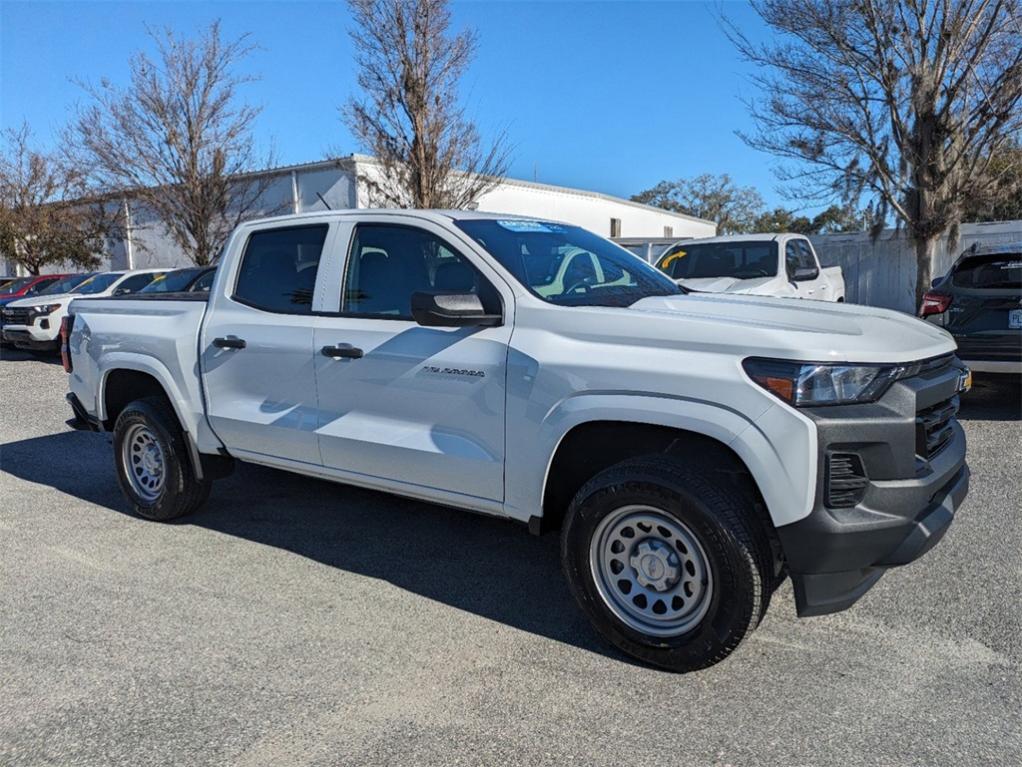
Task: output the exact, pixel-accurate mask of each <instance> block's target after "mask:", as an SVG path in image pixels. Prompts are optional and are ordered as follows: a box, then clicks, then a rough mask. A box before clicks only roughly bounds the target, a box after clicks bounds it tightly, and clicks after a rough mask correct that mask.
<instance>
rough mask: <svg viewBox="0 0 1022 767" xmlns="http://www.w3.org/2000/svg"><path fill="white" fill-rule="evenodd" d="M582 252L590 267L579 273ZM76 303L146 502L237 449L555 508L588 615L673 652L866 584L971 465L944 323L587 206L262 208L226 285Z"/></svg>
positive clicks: (265, 458)
mask: <svg viewBox="0 0 1022 767" xmlns="http://www.w3.org/2000/svg"><path fill="white" fill-rule="evenodd" d="M580 252H582V253H585V254H586V255H587V256H588V258H587V260H586V261H583V262H581V263H582V264H586V263H588V265H589V266H590V267H592V266H593V265H594V263H595V264H596V265H598V270H595V271H594V270H591V269H588V268H584V267H580V268H579V269H578V270H575V269H574V268H572V269H568V270H562V269H561V264H562V262H563V260H564V259H565V258H568V257H572V258H574V259H576V260H577V258H578V253H580ZM555 283H556V284H557V285H558V287H557V289H551V287H550V286H551V284H555ZM71 312H72V315H73V317H72V319H71V320H69V322H68V323H66V325H67V326H66V327H65V329H64V335H65V337H66V338H67V346H66V349H65V353H64V364H65V367H66V368H67V369H68V370H69V371H70V379H69V381H70V387H71V392H70V394H69V395H68V398H69V400H70V403H71V406H72V408H73V410H74V412H75V414H76V416H77V417H78V419H80V422H81V423H82V424H83V425H88V426H90V427H92V428H97V429H108V430H111V431H113V442H114V451H113V453H114V458H115V461H116V464H117V472H118V478H119V482H120V484H121V488H122V489H123V491H124V494H125V496H126V497H127V499H128V501H129V503H130V504H131V506H132V508H133V509H134V510H135V511H136V513H138V514H139V515H141V516H143V517H146V518H148V519H153V520H169V519H174V518H176V517H180V516H182V515H184V514H189V513H191V512H193V511H195V510H196V509H198V508H199V507H200V506H201V505H202V504H203V503H204V502H205V501H206V499H207V497H208V496H209V493H210V488H211V483H212V480H213V479H215V478H216V477H218V476H222V475H223V474H224V473H225V472H227V471H229V470H230V468H231V465H232V462H233V461H234V460H239V461H247V462H251V463H256V464H261V465H265V466H273V467H276V468H280V469H285V470H287V471H292V472H296V473H299V474H306V475H309V476H314V477H322V478H325V479H330V480H334V481H337V482H341V483H347V484H352V485H361V486H365V487H370V488H376V489H378V490H385V491H388V492H392V493H397V494H400V495H404V496H409V497H413V498H420V499H424V500H428V501H433V502H436V503H442V504H446V505H450V506H456V507H459V508H464V509H468V510H471V511H475V512H480V513H483V514H491V515H495V516H500V517H505V518H508V519H512V520H517V521H519V522H521V523H524V524H527V525H528V527H529V529H530V531H532V532H534V533H537V534H538V533H541V532H543V531H545V530H556V529H558V528H560V530H561V541H562V543H561V558H562V564H563V568H564V572H565V574H566V575H567V579H568V583H569V585H570V587H571V590H572V592H573V593H574V595H575V597H576V599H577V600H578V603H579V605H580V606H581V608H582V610H583V611H584V612H585V613H586V614H587V615H588V616H589V618H590V619H591V620H592V622H593V624H594V625H595V627H596V628H597V630H598V631H600V632H601V633H602V634H603V635H604V636H605V637H606V638H607V639H608V640H609V641H611V642H613V643H614V644H615V645H616V646H617V647H619V648H620V649H621V650H623V651H624V652H626V653H629V654H630V655H632V656H634V657H636V658H640V659H642V660H643V661H646V662H648V663H652V664H656V665H658V666H662V667H665V668H669V669H673V670H690V669H696V668H701V667H704V666H707V665H710V664H712V663H716V662H717V661H719V660H721V659H722V658H724V657H726V656H727V655H728V654H729V653H730V652H732V651H733V650H734V649H735V647H737V646H738V644H739V642H741V640H742V639H743V637H745V636H746V635H747V634H748V633H749V632H750V631H751V630H752V629H754V628H755V627H756V625H757V624H758V623H759V621H760V619H761V618H762V617H763V614H764V613H765V611H766V609H767V605H768V604H769V601H770V596H771V594H772V593H773V591H774V589H775V588H776V587H777V585H778V584H779V583H780V582H781V581H782V580H783V579H784V578H785V577H787V576H790V577H791V578H792V580H793V582H794V586H795V600H796V606H797V609H798V612H799V614H800V615H815V614H820V613H826V612H833V611H835V610H842V609H844V608H846V607H848V606H849V605H851V604H852V603H853V602H855V601H856V600H857V599H858V598H859V597H861V596H862V595H863V594H864V593H865V592H866V591H867V590H868V589H869V588H870V587H871V586H872V585H873V584H874V583H875V582H876V581H877V579H878V578H880V576H881V575H882V574H883V573H884V572H885V571H886V570H887V569H888V568H890V567H894V566H897V565H903V564H906V563H908V562H911V561H912V560H914V559H916V558H918V557H919V556H921V555H922V554H924V553H925V552H926V551H928V550H929V549H930V548H931V547H933V546H934V545H935V544H936V543H937V542H938V541H939V540H940V539H941V536H942V535H943V534H944V532H945V531H946V530H947V529H948V527H949V525H950V524H951V521H952V519H953V517H954V514H955V512H956V510H957V509H958V508H959V507H960V505H961V503H962V501H963V499H964V498H965V494H966V491H967V488H968V478H969V470H968V467H967V466H966V463H965V435H964V432H963V431H962V428H961V426H959V424H958V422H957V420H956V419H955V412H956V410H957V407H958V393H959V392H960V391H961V390H962V389H963V388H964V387H965V386H966V382H967V380H968V375H967V373H966V371H965V370H964V369H963V367H962V366H961V365H960V364H959V362H958V361H957V360H956V358H955V356H954V352H955V345H954V342H953V341H952V340H951V338H950V336H948V334H947V333H946V332H944V331H943V330H941V329H940V328H937V327H935V326H933V325H931V324H929V323H926V322H922V321H920V320H918V319H916V318H914V317H911V316H909V315H905V314H901V313H898V312H893V311H887V310H883V309H873V308H867V307H859V306H850V305H845V304H824V303H819V302H815V301H788V300H783V299H777V298H766V297H759V296H749V295H741V296H736V295H711V294H694V293H693V294H685V293H684V292H683V291H682V290H681V289H680V288H679V287H678V286H677V285H675V284H674V283H673V282H672V281H671V280H669V279H668V278H667V277H665V276H664V275H663V274H662V273H661V272H658V271H657V270H656V269H654V268H653V267H651V266H650V265H649V264H646V263H645V262H643V261H642V260H640V259H639V258H637V257H635V256H634V255H632V254H631V253H629V252H627V251H625V250H623V249H621V248H619V247H618V246H616V245H614V244H613V243H611V242H609V241H607V240H605V239H603V238H601V237H598V236H597V235H595V234H592V233H590V232H587V231H585V230H583V229H580V228H578V227H575V226H570V225H567V224H560V223H555V222H549V221H536V220H531V219H523V218H514V217H511V216H498V215H493V214H483V213H473V212H465V211H452V212H443V211H408V210H403V211H386V210H357V211H336V212H323V213H316V214H304V215H300V216H288V217H284V218H278V219H268V220H264V221H256V222H249V223H245V224H242V225H241V226H240V227H239V228H238V229H237V230H236V231H235V233H234V234H233V236H232V238H231V240H230V242H229V243H228V246H227V248H226V251H225V254H224V257H223V259H222V260H221V263H220V265H219V268H218V269H217V274H216V278H215V281H214V283H213V287H212V290H211V291H210V293H209V295H208V297H207V296H206V295H203V294H200V293H194V294H168V295H160V294H155V293H154V294H152V295H151V297H150V296H147V295H146V294H141V295H139V296H136V297H131V298H127V299H118V300H110V299H77V300H76V301H75V302H74V303H73V304H72V305H71ZM424 513H428V512H424ZM349 523H352V521H351V520H349ZM353 524H356V525H357V524H358V522H357V520H355V521H354V522H353ZM394 557H395V560H394V563H393V566H394V567H401V563H400V552H395V553H394ZM438 566H443V563H442V562H440V563H438ZM494 566H495V567H500V568H503V570H504V571H505V572H506V577H507V578H511V579H513V578H514V577H515V569H514V563H513V562H510V561H508V562H495V563H494ZM533 596H534V598H535V599H537V600H542V599H544V598H545V595H544V594H542V593H537V594H535V595H533ZM934 598H942V596H941V595H934ZM848 641H854V638H849V639H848Z"/></svg>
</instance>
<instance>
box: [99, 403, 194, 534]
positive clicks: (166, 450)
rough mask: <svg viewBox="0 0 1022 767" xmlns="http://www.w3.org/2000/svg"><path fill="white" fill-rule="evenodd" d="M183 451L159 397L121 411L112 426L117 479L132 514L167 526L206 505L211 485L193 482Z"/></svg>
mask: <svg viewBox="0 0 1022 767" xmlns="http://www.w3.org/2000/svg"><path fill="white" fill-rule="evenodd" d="M187 450H188V447H187V444H186V442H185V435H184V433H183V432H182V430H181V426H180V424H179V423H178V421H177V417H176V416H175V415H174V412H173V411H172V410H171V409H170V406H169V405H168V403H167V402H166V400H164V399H163V398H162V397H146V398H144V399H139V400H135V401H134V402H131V403H129V404H128V405H127V406H125V408H124V410H122V411H121V414H120V415H119V416H118V417H117V423H116V425H115V426H114V456H115V460H116V463H117V479H118V482H119V483H120V486H121V491H122V492H123V493H124V496H125V497H126V498H127V499H128V502H129V503H130V504H131V506H132V508H133V509H134V511H135V513H136V514H138V515H139V516H141V517H145V518H146V519H152V520H156V521H160V522H166V521H168V520H171V519H176V518H178V517H182V516H184V515H186V514H190V513H191V512H193V511H195V510H196V509H197V508H198V507H199V506H201V505H202V504H203V503H205V501H206V499H207V498H208V497H209V491H210V488H211V486H212V482H211V481H210V480H209V479H203V480H199V479H198V478H197V477H196V476H195V472H194V470H193V469H192V464H191V461H190V460H189V457H188V452H187Z"/></svg>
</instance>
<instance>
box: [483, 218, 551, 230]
mask: <svg viewBox="0 0 1022 767" xmlns="http://www.w3.org/2000/svg"><path fill="white" fill-rule="evenodd" d="M497 224H498V225H500V226H502V227H504V228H505V229H507V230H508V231H509V232H547V233H551V232H554V231H556V230H555V229H553V227H551V226H550V225H549V224H547V223H546V222H545V221H528V220H525V219H506V220H502V221H498V222H497Z"/></svg>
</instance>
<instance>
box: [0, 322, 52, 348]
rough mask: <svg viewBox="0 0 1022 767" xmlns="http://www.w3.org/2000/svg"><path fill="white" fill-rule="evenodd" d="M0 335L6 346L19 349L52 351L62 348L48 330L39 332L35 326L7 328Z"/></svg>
mask: <svg viewBox="0 0 1022 767" xmlns="http://www.w3.org/2000/svg"><path fill="white" fill-rule="evenodd" d="M0 333H2V334H3V341H4V343H5V344H10V345H12V346H16V347H18V348H19V349H34V350H43V349H46V350H50V349H57V348H59V347H60V339H59V338H51V337H50V335H49V332H48V331H47V330H37V329H36V328H35V327H34V326H22V327H11V326H5V327H4V328H3V330H2V331H0Z"/></svg>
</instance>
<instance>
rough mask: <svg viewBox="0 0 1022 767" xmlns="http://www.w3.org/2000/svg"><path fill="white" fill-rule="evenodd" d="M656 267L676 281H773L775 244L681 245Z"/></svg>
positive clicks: (670, 249) (775, 256)
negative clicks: (710, 279)
mask: <svg viewBox="0 0 1022 767" xmlns="http://www.w3.org/2000/svg"><path fill="white" fill-rule="evenodd" d="M657 266H658V267H659V268H660V270H661V271H663V272H665V273H666V274H669V275H670V276H671V277H673V278H674V279H676V280H696V279H701V278H705V277H734V278H735V279H738V280H752V279H756V278H757V277H776V276H777V243H776V242H773V241H759V242H757V241H749V242H707V243H702V244H697V243H693V244H691V245H686V244H685V243H684V242H682V243H678V244H677V245H675V246H673V247H672V248H669V249H668V250H667V252H666V253H664V255H663V256H661V258H660V261H659V262H658V263H657Z"/></svg>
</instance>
